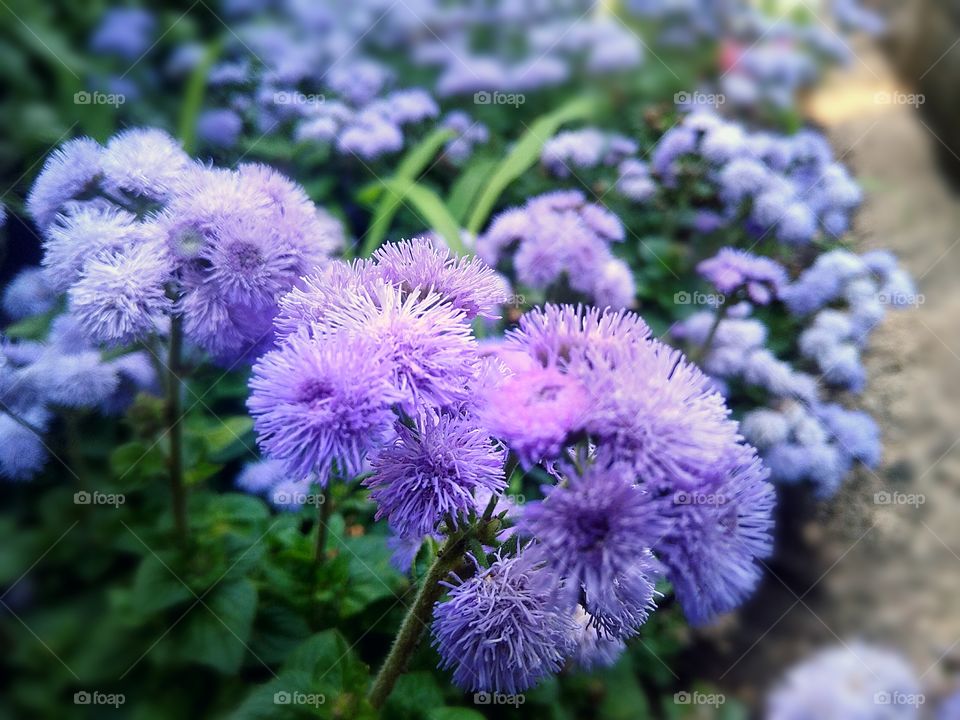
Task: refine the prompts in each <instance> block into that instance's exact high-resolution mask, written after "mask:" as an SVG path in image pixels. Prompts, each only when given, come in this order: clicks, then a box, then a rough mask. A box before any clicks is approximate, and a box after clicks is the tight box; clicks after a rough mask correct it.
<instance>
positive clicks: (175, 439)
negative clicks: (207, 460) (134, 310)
mask: <svg viewBox="0 0 960 720" xmlns="http://www.w3.org/2000/svg"><path fill="white" fill-rule="evenodd" d="M182 350H183V318H181V317H180V316H179V315H174V316H172V317H171V318H170V344H169V356H168V358H167V402H166V408H165V410H166V422H167V433H168V434H169V437H170V457H169V458H168V461H167V462H168V466H169V471H170V497H171V500H172V502H173V525H174V528H175V530H176V535H177V538H178V540H179V541H180V542H181V543H184V542H186V539H187V536H188V534H189V525H188V523H187V491H186V488H185V487H184V483H183V425H182V423H181V422H180V420H181V418H180V416H181V414H182V411H183V408H182V403H181V393H180V384H181V382H182V381H181V378H180V373H181V354H182Z"/></svg>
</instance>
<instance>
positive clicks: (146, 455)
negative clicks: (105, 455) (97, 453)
mask: <svg viewBox="0 0 960 720" xmlns="http://www.w3.org/2000/svg"><path fill="white" fill-rule="evenodd" d="M110 469H111V470H112V471H113V474H114V475H115V476H116V477H117V478H122V479H123V485H124V486H127V487H129V486H132V485H135V484H138V483H143V482H145V481H148V480H155V479H157V478H161V477H165V476H166V474H167V461H166V458H165V457H164V455H163V450H161V448H160V445H159V444H153V445H147V444H146V443H142V442H139V441H134V442H128V443H124V444H123V445H120V446H119V447H117V448H116V449H114V451H113V452H112V453H110Z"/></svg>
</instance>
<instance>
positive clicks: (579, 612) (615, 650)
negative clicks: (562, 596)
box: [570, 605, 626, 670]
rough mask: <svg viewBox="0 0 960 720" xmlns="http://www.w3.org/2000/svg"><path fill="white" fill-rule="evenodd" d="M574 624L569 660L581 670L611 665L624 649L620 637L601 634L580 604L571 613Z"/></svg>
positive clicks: (624, 646)
mask: <svg viewBox="0 0 960 720" xmlns="http://www.w3.org/2000/svg"><path fill="white" fill-rule="evenodd" d="M573 622H574V624H575V625H576V629H575V630H574V636H573V644H574V650H573V654H572V655H571V656H570V660H571V661H572V662H573V663H574V664H575V665H576V666H577V667H578V668H580V669H582V670H593V669H596V668H605V667H611V666H612V665H613V664H614V663H616V662H617V660H619V659H620V656H621V655H622V654H623V651H624V650H625V649H626V645H625V644H624V642H623V640H621V639H620V638H611V637H606V636H604V635H601V634H600V633H599V632H598V631H597V623H596V622H595V621H594V619H593V618H592V617H591V616H590V613H588V612H587V611H586V610H584V609H583V606H582V605H577V609H576V610H575V611H574V614H573Z"/></svg>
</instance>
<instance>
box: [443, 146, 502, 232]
mask: <svg viewBox="0 0 960 720" xmlns="http://www.w3.org/2000/svg"><path fill="white" fill-rule="evenodd" d="M496 166H497V160H496V158H492V157H483V158H478V159H476V160H474V161H473V162H472V163H471V164H470V166H469V167H468V168H467V169H466V170H465V171H464V172H463V173H461V174H460V177H458V178H457V179H456V181H454V183H453V187H451V188H450V194H449V195H448V196H447V209H448V210H450V214H451V215H452V216H453V217H454V219H455V220H456V221H457V222H458V223H460V224H463V222H464V221H465V220H466V219H467V213H468V212H470V206H471V205H473V203H474V201H475V200H476V197H477V195H479V194H480V191H481V190H482V189H483V187H484V181H485V180H486V179H487V178H488V177H489V176H490V174H491V173H492V172H493V169H494V168H495V167H496Z"/></svg>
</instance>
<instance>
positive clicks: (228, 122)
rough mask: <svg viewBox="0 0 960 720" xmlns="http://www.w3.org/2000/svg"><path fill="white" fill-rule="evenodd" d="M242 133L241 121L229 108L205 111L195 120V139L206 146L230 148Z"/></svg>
mask: <svg viewBox="0 0 960 720" xmlns="http://www.w3.org/2000/svg"><path fill="white" fill-rule="evenodd" d="M242 132H243V119H242V118H241V117H240V116H239V115H238V114H237V113H236V112H234V111H233V110H230V109H229V108H216V109H212V110H205V111H204V112H202V113H201V114H200V117H198V118H197V137H198V138H200V140H201V141H202V142H204V143H206V144H207V145H210V146H212V147H217V148H232V147H233V146H234V145H236V144H237V141H238V140H239V139H240V133H242Z"/></svg>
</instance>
